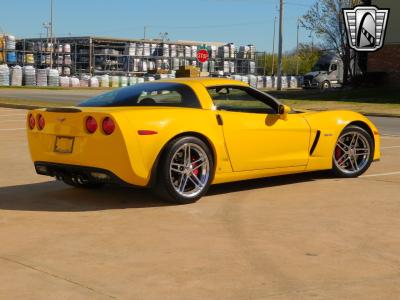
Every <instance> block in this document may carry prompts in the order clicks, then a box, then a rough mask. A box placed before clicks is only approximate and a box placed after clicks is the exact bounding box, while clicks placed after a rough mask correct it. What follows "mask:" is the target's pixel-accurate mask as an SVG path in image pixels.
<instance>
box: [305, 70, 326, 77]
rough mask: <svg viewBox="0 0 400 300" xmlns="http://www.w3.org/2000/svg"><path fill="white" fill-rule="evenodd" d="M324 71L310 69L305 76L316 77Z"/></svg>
mask: <svg viewBox="0 0 400 300" xmlns="http://www.w3.org/2000/svg"><path fill="white" fill-rule="evenodd" d="M324 73H326V71H312V72H308V73H307V74H306V75H305V76H312V77H317V76H318V75H320V74H324Z"/></svg>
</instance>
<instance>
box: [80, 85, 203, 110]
mask: <svg viewBox="0 0 400 300" xmlns="http://www.w3.org/2000/svg"><path fill="white" fill-rule="evenodd" d="M78 106H83V107H118V106H172V107H192V108H200V107H201V106H200V102H199V100H198V99H197V97H196V94H195V92H194V91H193V90H192V89H191V88H190V87H189V86H187V85H184V84H180V83H172V82H149V83H142V84H137V85H134V86H129V87H125V88H122V89H117V90H114V91H111V92H108V93H105V94H102V95H98V96H95V97H93V98H90V99H88V100H86V101H84V102H82V103H81V104H79V105H78Z"/></svg>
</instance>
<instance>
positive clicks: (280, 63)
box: [277, 0, 283, 91]
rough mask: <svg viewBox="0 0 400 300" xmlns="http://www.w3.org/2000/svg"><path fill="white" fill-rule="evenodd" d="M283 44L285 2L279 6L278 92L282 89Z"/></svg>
mask: <svg viewBox="0 0 400 300" xmlns="http://www.w3.org/2000/svg"><path fill="white" fill-rule="evenodd" d="M282 42H283V0H280V4H279V44H278V82H277V90H278V91H280V90H281V89H282Z"/></svg>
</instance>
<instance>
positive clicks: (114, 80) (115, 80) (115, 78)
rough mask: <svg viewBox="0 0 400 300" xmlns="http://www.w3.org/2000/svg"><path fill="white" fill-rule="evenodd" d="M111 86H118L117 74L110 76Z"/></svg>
mask: <svg viewBox="0 0 400 300" xmlns="http://www.w3.org/2000/svg"><path fill="white" fill-rule="evenodd" d="M111 87H113V88H117V87H119V76H111Z"/></svg>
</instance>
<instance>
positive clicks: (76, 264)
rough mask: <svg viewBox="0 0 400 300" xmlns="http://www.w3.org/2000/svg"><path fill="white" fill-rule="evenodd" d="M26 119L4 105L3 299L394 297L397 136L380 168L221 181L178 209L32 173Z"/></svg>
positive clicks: (390, 128) (384, 123)
mask: <svg viewBox="0 0 400 300" xmlns="http://www.w3.org/2000/svg"><path fill="white" fill-rule="evenodd" d="M25 114H26V112H25V111H23V110H12V109H6V108H0V141H1V147H0V168H1V171H2V172H1V175H0V240H1V241H2V242H1V246H0V282H1V287H0V299H146V300H147V299H155V300H156V299H157V300H159V299H166V300H169V299H171V300H172V299H173V300H179V299H184V300H187V299H191V300H196V299H199V300H200V299H201V300H203V299H229V300H236V299H238V300H242V299H254V300H264V299H363V300H364V299H398V296H399V295H400V273H399V270H400V218H399V215H400V202H399V197H398V195H399V193H400V137H396V136H391V135H386V134H390V133H392V132H395V133H396V129H397V128H400V127H399V123H397V121H393V120H387V119H381V118H379V119H376V120H375V121H376V123H377V124H378V127H379V129H380V132H381V133H383V134H385V135H384V136H382V159H381V161H380V162H376V163H374V164H373V165H372V166H371V168H370V169H369V170H368V172H367V173H366V174H365V175H364V176H362V177H360V178H356V179H338V178H333V177H331V176H330V175H327V174H325V173H312V174H304V175H294V176H283V177H277V178H266V179H261V180H250V181H244V182H236V183H231V184H223V185H218V186H214V187H212V188H211V190H210V191H209V193H208V194H207V196H205V197H204V198H202V199H201V200H200V201H199V202H198V203H195V204H192V205H185V206H175V205H169V204H166V203H163V202H160V201H159V200H158V199H156V198H154V197H153V196H152V195H151V194H150V193H149V192H148V191H147V190H136V189H129V188H122V187H107V188H104V189H101V190H79V189H74V188H71V187H69V186H66V185H64V184H62V183H60V182H56V181H54V180H53V179H52V178H48V177H44V176H39V175H36V173H35V171H34V168H33V164H32V162H31V160H30V157H29V151H28V148H27V141H26V134H25V129H24V127H25Z"/></svg>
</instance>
